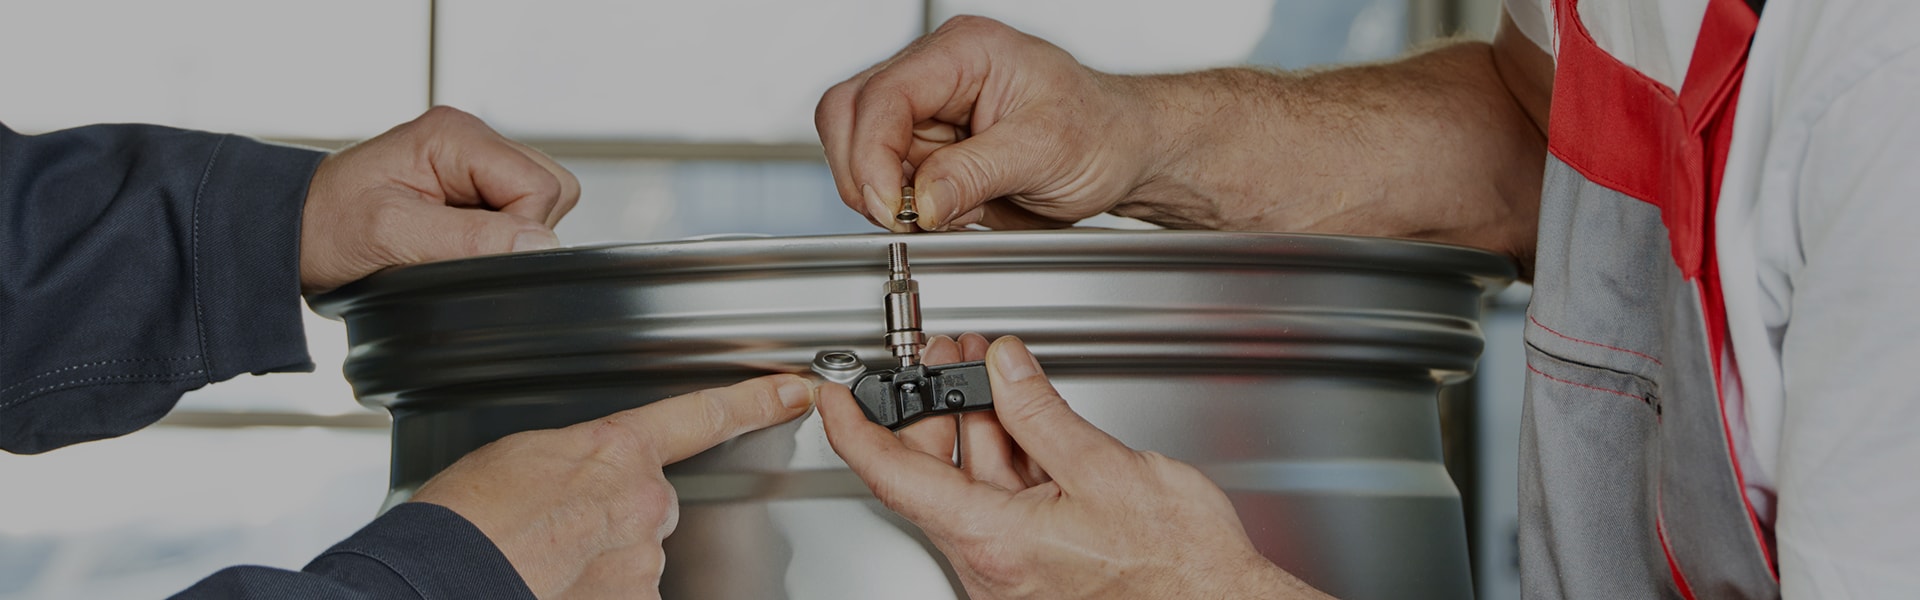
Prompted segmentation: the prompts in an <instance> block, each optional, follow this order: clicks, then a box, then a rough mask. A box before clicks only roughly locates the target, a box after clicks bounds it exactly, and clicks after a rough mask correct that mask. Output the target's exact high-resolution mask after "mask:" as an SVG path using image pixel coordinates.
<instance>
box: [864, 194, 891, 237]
mask: <svg viewBox="0 0 1920 600" xmlns="http://www.w3.org/2000/svg"><path fill="white" fill-rule="evenodd" d="M860 198H861V199H863V200H866V202H867V214H868V215H870V216H872V217H873V220H874V221H877V222H879V223H880V225H881V226H882V227H886V228H887V231H895V229H894V222H893V210H892V209H890V208H888V207H887V203H886V202H885V201H883V200H881V199H880V194H879V192H875V191H873V186H871V185H862V186H860Z"/></svg>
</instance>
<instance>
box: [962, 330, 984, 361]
mask: <svg viewBox="0 0 1920 600" xmlns="http://www.w3.org/2000/svg"><path fill="white" fill-rule="evenodd" d="M988 345H990V344H989V343H988V342H987V336H984V335H980V334H978V333H974V332H971V331H969V332H967V333H963V334H961V335H960V356H961V360H985V359H986V357H987V346H988Z"/></svg>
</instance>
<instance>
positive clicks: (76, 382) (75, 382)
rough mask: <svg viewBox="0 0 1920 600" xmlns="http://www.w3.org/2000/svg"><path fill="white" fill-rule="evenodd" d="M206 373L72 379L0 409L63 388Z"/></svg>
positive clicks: (15, 400)
mask: <svg viewBox="0 0 1920 600" xmlns="http://www.w3.org/2000/svg"><path fill="white" fill-rule="evenodd" d="M206 372H207V371H206V369H194V370H192V371H181V372H179V373H151V374H140V375H102V376H99V377H88V378H85V379H72V380H68V381H62V382H60V383H56V384H53V385H47V386H41V387H38V388H34V389H32V390H28V391H27V392H26V393H25V394H24V395H22V396H20V397H19V398H14V399H12V400H8V401H6V402H4V403H0V409H6V408H8V407H11V406H13V405H16V404H19V403H21V402H25V401H28V400H32V399H34V398H35V397H38V396H39V395H40V394H43V393H46V392H52V391H56V390H60V389H65V388H74V387H84V386H88V385H97V384H103V383H113V382H117V381H143V380H163V379H177V378H181V377H186V376H189V375H199V374H202V373H206Z"/></svg>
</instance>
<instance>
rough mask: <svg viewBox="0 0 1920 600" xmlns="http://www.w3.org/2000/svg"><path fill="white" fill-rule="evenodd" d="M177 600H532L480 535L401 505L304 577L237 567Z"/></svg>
mask: <svg viewBox="0 0 1920 600" xmlns="http://www.w3.org/2000/svg"><path fill="white" fill-rule="evenodd" d="M174 598H178V599H182V600H189V599H191V600H200V599H212V598H221V599H225V598H274V599H280V598H298V599H305V598H312V599H323V598H324V599H336V598H338V599H346V598H354V599H361V598H365V599H373V598H421V599H448V600H454V599H468V598H474V599H489V598H513V599H531V598H533V592H532V591H531V590H529V589H527V584H526V583H525V582H523V581H521V579H520V576H519V574H518V573H516V572H515V571H514V570H513V565H512V564H511V563H508V562H507V557H506V556H504V555H502V554H501V553H500V550H499V549H498V548H496V547H494V545H493V543H492V542H491V541H489V540H488V539H487V537H486V536H485V535H484V534H482V533H480V529H479V528H477V527H474V526H473V524H472V523H469V522H467V520H466V519H463V518H461V517H460V515H457V514H454V512H453V511H451V510H447V509H445V508H442V507H440V506H436V505H433V504H423V503H419V502H408V503H406V504H401V505H399V506H395V507H394V508H393V510H390V511H387V514H385V515H382V516H381V517H380V518H379V519H375V520H374V522H373V523H372V524H370V525H367V527H366V528H365V529H361V530H360V532H359V533H356V534H353V537H350V538H347V540H346V541H344V542H340V544H339V545H336V546H334V547H333V548H332V549H330V550H327V552H326V553H325V554H321V555H320V558H316V559H313V562H312V563H308V564H307V566H306V568H305V569H302V570H301V571H300V572H293V571H283V570H280V569H269V568H266V567H230V568H227V569H225V570H223V571H220V572H219V573H215V574H214V575H213V576H212V577H208V578H206V579H205V580H202V581H201V582H200V583H197V584H194V586H193V587H191V588H187V590H186V591H184V592H180V593H179V594H178V595H176V596H174Z"/></svg>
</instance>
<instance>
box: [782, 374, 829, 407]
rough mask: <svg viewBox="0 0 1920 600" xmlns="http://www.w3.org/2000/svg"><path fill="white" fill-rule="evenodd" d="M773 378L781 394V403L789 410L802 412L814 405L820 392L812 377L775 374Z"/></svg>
mask: <svg viewBox="0 0 1920 600" xmlns="http://www.w3.org/2000/svg"><path fill="white" fill-rule="evenodd" d="M772 378H773V379H775V381H774V386H775V389H776V390H777V391H778V393H779V395H780V404H781V406H785V407H787V410H788V411H790V412H802V411H805V410H806V409H807V408H808V407H811V406H813V404H814V402H815V400H816V398H817V396H818V393H819V392H818V388H817V387H816V386H815V385H814V382H813V380H812V379H808V378H806V377H801V376H799V375H793V374H782V375H774V376H772Z"/></svg>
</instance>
